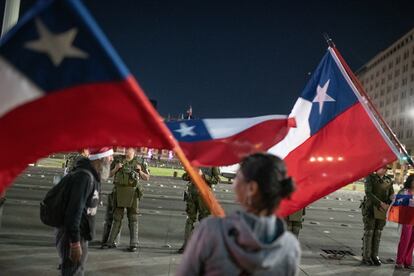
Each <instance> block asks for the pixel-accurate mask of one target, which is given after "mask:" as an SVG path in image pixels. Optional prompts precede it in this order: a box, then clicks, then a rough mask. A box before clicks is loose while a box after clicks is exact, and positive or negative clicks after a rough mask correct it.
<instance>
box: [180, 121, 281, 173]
mask: <svg viewBox="0 0 414 276" xmlns="http://www.w3.org/2000/svg"><path fill="white" fill-rule="evenodd" d="M288 129H289V127H288V119H287V118H286V119H275V120H268V121H264V122H261V123H259V124H257V125H254V126H252V127H250V128H248V129H246V130H244V131H242V132H239V133H237V134H235V135H233V136H229V137H226V138H221V139H212V140H208V141H200V142H180V146H181V148H182V149H183V151H184V153H185V154H186V156H187V158H188V159H189V160H191V162H192V164H193V165H194V166H226V165H232V164H234V163H238V162H240V160H241V159H242V158H243V157H244V156H246V155H248V154H251V153H253V152H262V151H267V150H268V149H269V148H270V147H272V146H274V145H275V144H277V143H278V142H280V141H281V140H282V139H283V138H284V137H285V136H286V134H287V132H288Z"/></svg>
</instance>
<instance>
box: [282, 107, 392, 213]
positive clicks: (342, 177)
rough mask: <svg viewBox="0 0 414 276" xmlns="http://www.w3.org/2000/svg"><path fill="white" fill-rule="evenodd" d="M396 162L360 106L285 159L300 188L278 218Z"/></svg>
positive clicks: (345, 113) (338, 118)
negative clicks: (368, 173)
mask: <svg viewBox="0 0 414 276" xmlns="http://www.w3.org/2000/svg"><path fill="white" fill-rule="evenodd" d="M368 160H369V162H367V161H368ZM394 160H396V156H395V154H394V153H393V152H392V150H391V149H390V148H389V146H388V145H387V144H386V142H385V141H384V139H383V137H382V136H381V134H380V133H379V132H378V129H377V128H376V127H375V126H374V124H373V123H372V121H371V119H370V118H369V116H368V115H367V113H366V112H365V110H364V108H363V107H362V105H361V104H359V103H358V104H356V105H354V106H352V107H350V108H349V109H347V110H346V111H345V112H344V113H342V114H341V115H340V116H338V117H336V118H335V119H334V120H332V121H331V122H330V123H329V124H327V125H326V126H325V127H324V128H323V129H321V130H320V131H319V132H318V133H316V134H315V135H313V136H312V137H310V138H309V139H308V140H307V141H306V142H304V143H303V144H302V145H300V146H299V147H297V148H296V149H295V150H293V151H292V152H290V153H289V155H288V156H286V158H285V162H286V164H287V167H288V170H289V171H288V173H289V175H291V176H292V177H293V178H294V179H295V181H296V185H297V188H296V191H295V192H294V194H293V195H292V197H291V199H289V200H284V201H283V202H282V203H281V206H280V208H279V210H278V215H280V216H286V215H289V214H292V213H294V212H295V211H298V210H300V209H302V208H304V207H306V206H307V205H309V204H310V203H312V202H314V201H315V200H317V199H319V198H321V197H323V196H325V195H327V194H330V193H332V192H334V191H335V190H337V189H339V188H341V187H343V186H345V185H347V184H349V183H351V182H353V181H355V180H358V179H360V178H362V177H364V176H366V175H367V172H372V171H374V170H376V169H378V168H379V167H381V166H383V165H384V164H388V163H390V162H392V161H394Z"/></svg>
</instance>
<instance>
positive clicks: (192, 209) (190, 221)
mask: <svg viewBox="0 0 414 276" xmlns="http://www.w3.org/2000/svg"><path fill="white" fill-rule="evenodd" d="M201 171H202V173H203V178H204V180H205V181H206V183H207V184H208V185H209V186H210V188H211V186H212V185H214V184H217V183H219V181H220V170H219V168H217V167H212V168H201ZM182 178H183V180H186V181H189V182H188V184H187V189H186V191H185V192H184V201H185V202H186V209H185V212H186V213H187V220H186V222H185V230H184V244H183V246H182V247H181V248H180V249H179V250H178V251H179V252H183V251H184V248H185V245H186V243H187V241H188V239H189V238H190V236H191V233H192V231H193V229H194V223H195V222H196V221H197V219H198V221H200V220H202V219H203V218H205V217H208V216H209V215H210V210H209V209H208V208H207V206H206V205H205V203H204V201H203V199H202V198H201V196H200V194H199V192H198V189H197V187H196V186H195V185H194V184H193V183H192V182H191V179H190V177H189V176H188V174H187V173H184V174H183V176H182Z"/></svg>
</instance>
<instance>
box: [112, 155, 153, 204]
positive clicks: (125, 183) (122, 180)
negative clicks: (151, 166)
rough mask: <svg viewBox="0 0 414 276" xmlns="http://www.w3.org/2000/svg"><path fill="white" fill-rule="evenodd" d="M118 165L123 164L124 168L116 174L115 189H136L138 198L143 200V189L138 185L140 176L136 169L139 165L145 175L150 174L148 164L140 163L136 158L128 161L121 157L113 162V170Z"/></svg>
mask: <svg viewBox="0 0 414 276" xmlns="http://www.w3.org/2000/svg"><path fill="white" fill-rule="evenodd" d="M117 163H121V164H122V168H120V169H119V170H118V171H117V172H116V173H115V176H114V185H115V187H136V188H137V193H138V194H137V196H138V198H141V197H142V195H143V187H141V185H139V184H138V182H139V174H138V172H137V169H136V167H137V165H138V164H139V165H141V168H142V171H143V172H144V173H149V172H148V168H147V166H146V164H145V163H144V162H141V163H140V162H139V161H138V158H136V157H134V158H133V159H132V160H130V161H127V160H126V157H125V156H119V157H117V158H116V159H115V160H114V162H112V165H111V169H113V168H114V167H115V165H116V164H117Z"/></svg>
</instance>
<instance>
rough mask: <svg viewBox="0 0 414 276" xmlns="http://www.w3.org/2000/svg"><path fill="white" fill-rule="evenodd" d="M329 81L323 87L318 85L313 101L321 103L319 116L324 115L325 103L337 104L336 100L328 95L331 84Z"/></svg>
mask: <svg viewBox="0 0 414 276" xmlns="http://www.w3.org/2000/svg"><path fill="white" fill-rule="evenodd" d="M330 81H331V80H328V81H327V82H326V83H325V84H324V85H323V87H321V86H320V85H319V84H318V87H317V88H316V97H315V98H314V99H313V101H312V102H313V103H319V114H322V109H323V104H324V103H325V102H335V100H334V99H333V98H332V97H331V96H329V95H328V94H327V91H328V86H329V82H330Z"/></svg>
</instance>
